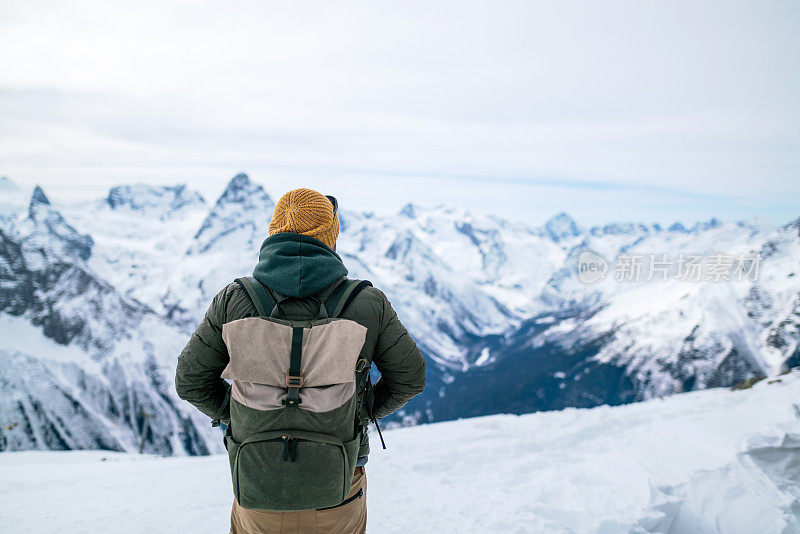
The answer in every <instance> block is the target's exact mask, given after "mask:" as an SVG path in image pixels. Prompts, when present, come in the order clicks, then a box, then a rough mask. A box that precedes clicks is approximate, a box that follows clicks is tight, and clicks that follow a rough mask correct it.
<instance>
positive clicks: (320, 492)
mask: <svg viewBox="0 0 800 534" xmlns="http://www.w3.org/2000/svg"><path fill="white" fill-rule="evenodd" d="M236 282H237V283H238V284H239V285H240V286H241V287H242V288H243V289H244V290H245V291H247V294H248V295H249V296H250V299H251V300H252V301H253V304H254V305H255V307H256V309H257V311H258V316H257V317H246V318H244V319H238V320H235V321H231V322H229V323H225V324H224V325H223V326H222V339H223V340H224V342H225V345H226V346H227V348H228V353H229V355H230V363H229V364H228V365H227V367H225V369H224V371H223V372H222V378H226V379H229V380H231V381H232V386H231V394H230V414H231V419H230V424H229V426H228V428H227V429H226V432H225V446H226V448H227V450H228V457H229V460H230V468H231V475H232V478H233V490H234V495H235V497H236V500H237V502H238V503H239V505H240V506H242V507H243V508H250V509H259V510H274V511H296V510H307V509H318V508H326V507H332V506H336V505H338V504H340V503H341V502H342V501H344V500H345V499H346V498H347V495H348V493H349V491H350V485H351V483H352V479H353V474H354V471H355V467H356V461H357V456H358V451H359V448H360V445H361V438H362V433H363V432H364V427H362V426H361V424H360V422H359V411H360V408H361V403H362V401H364V400H366V399H364V397H366V396H368V393H371V392H366V391H365V389H364V388H365V387H366V386H365V382H369V383H370V384H369V385H371V381H370V380H369V368H370V362H369V361H367V360H365V359H364V358H360V354H361V350H362V348H363V346H364V342H365V340H366V335H367V328H366V327H365V326H363V325H361V324H359V323H357V322H355V321H352V320H349V319H343V318H341V317H340V316H341V314H342V312H343V311H344V309H345V308H346V307H347V305H348V304H349V303H350V302H351V301H352V300H353V299H354V298H355V296H356V295H357V294H358V292H359V291H361V290H362V289H363V288H364V287H366V286H368V285H369V286H371V285H372V284H371V283H370V282H369V281H366V280H364V281H360V280H349V279H347V278H345V277H342V278H341V279H340V280H338V281H337V282H335V283H334V285H333V286H331V287H330V288H328V289H331V291H330V293H329V297H328V298H327V299H326V300H325V302H322V301H321V300H320V299H319V298H318V297H319V295H317V296H314V297H303V299H298V298H297V297H286V298H283V299H281V300H279V301H277V302H276V301H275V300H274V299H273V298H272V296H270V294H269V292H268V291H266V289H265V287H264V286H263V285H262V284H261V283H260V282H259V281H258V280H256V279H255V278H253V277H247V278H237V279H236ZM334 286H335V287H334ZM328 289H326V290H324V291H323V292H322V293H320V295H322V294H324V293H325V292H326V291H328ZM292 299H295V300H307V299H313V300H314V301H317V302H318V303H319V308H318V311H317V314H316V316H315V317H314V318H313V319H303V320H289V319H285V318H282V317H281V316H282V315H283V312H282V310H281V305H282V304H283V303H285V302H287V301H289V300H292ZM364 372H366V374H367V377H366V379H362V380H359V378H363V375H362V376H361V377H359V375H360V374H363V373H364ZM359 385H361V391H358V389H359V387H358V386H359ZM367 388H368V387H367ZM368 389H370V388H368ZM370 400H371V399H370ZM370 412H371V410H370ZM234 437H235V438H236V439H234Z"/></svg>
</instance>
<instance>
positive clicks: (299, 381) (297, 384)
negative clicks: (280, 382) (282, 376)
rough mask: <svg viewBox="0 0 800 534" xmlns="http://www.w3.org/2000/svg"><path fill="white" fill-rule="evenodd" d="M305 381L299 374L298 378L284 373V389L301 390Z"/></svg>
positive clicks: (287, 372)
mask: <svg viewBox="0 0 800 534" xmlns="http://www.w3.org/2000/svg"><path fill="white" fill-rule="evenodd" d="M305 381H306V379H305V378H304V377H303V374H302V373H300V374H299V375H298V376H294V375H290V374H289V371H286V387H289V388H301V387H303V384H304V383H305Z"/></svg>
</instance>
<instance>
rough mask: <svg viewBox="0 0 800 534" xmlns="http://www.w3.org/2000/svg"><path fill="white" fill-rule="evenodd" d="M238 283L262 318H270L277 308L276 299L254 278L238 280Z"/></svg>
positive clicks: (247, 277) (248, 277) (246, 277)
mask: <svg viewBox="0 0 800 534" xmlns="http://www.w3.org/2000/svg"><path fill="white" fill-rule="evenodd" d="M236 283H237V284H239V285H240V286H241V287H242V289H244V290H245V291H246V292H247V295H248V296H249V297H250V300H251V301H253V305H254V306H255V307H256V310H257V311H258V315H260V316H261V317H269V314H270V312H271V311H272V309H273V308H274V307H275V299H273V298H272V297H270V296H269V293H268V292H267V290H266V289H265V288H264V286H263V285H262V284H261V282H259V281H258V280H256V279H255V278H253V277H252V276H245V277H242V278H237V279H236Z"/></svg>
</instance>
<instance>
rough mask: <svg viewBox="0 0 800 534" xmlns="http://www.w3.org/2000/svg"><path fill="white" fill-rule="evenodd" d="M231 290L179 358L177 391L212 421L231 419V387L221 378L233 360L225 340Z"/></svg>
mask: <svg viewBox="0 0 800 534" xmlns="http://www.w3.org/2000/svg"><path fill="white" fill-rule="evenodd" d="M228 297H229V288H225V289H223V290H222V291H220V292H219V293H218V294H217V296H215V297H214V300H213V301H212V302H211V306H210V307H209V308H208V311H207V312H206V315H205V317H204V318H203V320H202V321H201V322H200V325H198V327H197V329H196V330H195V332H194V333H193V334H192V337H191V338H190V339H189V342H188V343H187V344H186V346H185V347H184V348H183V351H182V352H181V354H180V356H179V357H178V368H177V371H176V373H175V389H176V390H177V392H178V396H179V397H180V398H182V399H184V400H186V401H189V402H190V403H192V404H193V405H194V406H196V407H197V409H199V410H200V411H201V412H203V413H204V414H206V415H207V416H209V417H210V418H211V419H220V420H222V421H228V420H229V419H230V406H229V400H230V386H229V385H228V383H227V382H225V380H223V379H222V378H220V375H221V374H222V371H223V370H224V369H225V366H227V365H228V362H229V361H230V357H229V356H228V349H227V347H226V346H225V343H224V342H223V341H222V324H223V323H224V317H225V309H226V304H227V300H228Z"/></svg>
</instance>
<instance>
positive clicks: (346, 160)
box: [0, 2, 800, 220]
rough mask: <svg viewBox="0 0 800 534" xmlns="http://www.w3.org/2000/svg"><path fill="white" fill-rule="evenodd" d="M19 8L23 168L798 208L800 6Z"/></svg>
mask: <svg viewBox="0 0 800 534" xmlns="http://www.w3.org/2000/svg"><path fill="white" fill-rule="evenodd" d="M0 9H2V13H0V62H2V64H3V65H4V68H3V69H2V71H0V122H1V123H2V124H3V128H2V129H0V172H2V173H3V174H7V175H9V176H11V177H12V178H14V179H16V180H17V181H20V182H30V181H34V180H38V181H40V182H43V183H52V187H55V188H59V187H60V188H62V189H63V190H65V191H66V189H67V188H68V187H69V186H70V185H69V184H75V185H81V186H82V187H89V186H90V185H91V184H96V185H97V186H98V188H99V187H101V186H102V187H103V188H105V187H106V186H107V185H108V184H109V183H113V182H117V181H130V180H152V181H165V180H166V181H175V180H180V181H189V182H192V183H195V184H197V186H198V187H200V188H201V189H204V193H206V194H209V193H211V192H212V191H213V190H216V189H219V188H221V187H222V182H223V181H224V180H225V179H227V178H228V175H229V174H231V173H232V172H236V171H238V170H241V169H245V170H248V171H251V172H252V173H253V174H254V175H256V176H263V177H264V178H265V179H266V180H267V181H269V182H271V183H274V184H276V186H279V187H291V186H293V185H296V184H300V183H302V184H310V183H317V184H320V186H321V187H325V188H327V189H328V190H333V188H341V189H353V187H351V185H352V184H359V185H360V186H361V189H359V190H358V191H355V190H354V191H353V194H354V195H355V196H354V197H353V199H354V201H355V202H356V203H357V204H363V205H365V206H367V205H369V206H373V205H380V206H383V205H385V206H386V207H387V209H388V208H389V207H394V206H396V207H398V208H399V206H401V205H402V204H404V203H405V202H406V201H408V200H411V199H412V197H413V198H416V199H423V200H424V199H425V198H428V199H429V200H430V201H431V202H430V203H432V204H433V203H438V202H439V201H442V200H446V199H447V198H448V197H452V196H453V189H454V188H455V189H458V190H461V191H469V192H470V194H472V195H475V196H474V197H469V198H462V199H461V200H460V201H461V202H465V203H469V204H477V205H479V206H481V207H482V208H483V207H485V209H487V210H488V211H494V212H502V211H512V212H513V213H514V214H515V215H516V216H519V217H522V218H526V219H541V218H543V217H545V216H546V215H548V214H549V213H551V212H554V211H557V210H558V209H562V208H567V207H570V206H572V207H573V210H574V212H575V213H577V214H580V213H587V214H589V213H595V212H598V211H601V210H604V209H605V210H606V212H607V216H606V219H608V218H610V217H612V216H614V215H615V210H614V206H616V205H617V204H619V202H618V200H619V199H624V201H625V202H628V203H630V202H634V203H637V202H638V203H639V204H641V207H640V208H638V209H637V210H635V213H632V215H647V214H651V215H652V217H654V218H657V219H663V218H668V217H670V216H671V214H673V213H674V214H678V213H681V214H683V213H686V215H681V216H682V217H683V216H685V217H695V218H703V217H707V216H710V215H712V214H717V215H725V214H731V215H736V216H745V215H749V214H751V213H761V214H766V215H776V216H777V218H778V219H779V220H781V219H783V218H787V217H788V212H789V211H791V209H793V208H791V207H788V206H790V205H792V204H794V205H797V204H798V202H797V200H800V185H799V184H800V180H797V176H798V174H800V129H798V128H797V124H800V104H798V102H797V99H796V94H799V93H800V66H798V62H797V58H796V54H795V53H794V51H795V50H798V49H799V48H800V35H798V32H797V31H796V28H795V27H794V24H793V21H794V20H796V19H797V15H798V8H797V7H795V6H794V5H793V4H778V3H768V4H764V3H761V4H759V5H756V4H753V3H746V2H742V3H736V2H719V3H703V4H697V3H693V2H672V3H669V4H666V3H665V4H649V3H648V4H645V3H641V2H612V3H602V4H597V3H591V2H574V3H572V2H567V3H559V4H558V5H556V4H552V5H548V4H545V3H530V2H498V3H485V2H445V3H437V4H435V5H431V4H430V3H422V2H405V3H403V4H375V3H364V2H336V3H329V2H302V3H292V4H283V3H271V2H237V3H234V4H226V5H222V4H219V3H210V2H208V3H204V2H200V3H198V2H169V3H138V2H137V3H119V2H94V3H80V4H79V5H75V4H70V5H65V4H60V3H42V2H8V3H5V4H4V6H3V7H2V8H0ZM365 177H366V178H365ZM598 187H599V190H600V191H602V194H599V193H598ZM493 191H499V192H500V193H499V194H498V195H496V198H495V195H494V194H493V193H492V192H493ZM387 192H391V195H392V199H391V200H386V199H385V198H381V197H382V196H383V195H385V194H386V193H387ZM512 194H517V195H524V196H525V197H529V198H528V201H527V205H528V206H530V209H524V207H522V206H520V207H518V208H514V209H511V208H509V204H512V205H516V204H524V203H523V202H522V200H521V199H518V198H514V199H513V200H510V199H511V195H512ZM543 195H544V196H547V197H549V200H550V202H558V203H562V205H554V206H553V208H552V210H551V211H550V212H547V213H545V212H544V211H542V210H545V209H548V208H547V206H545V205H544V204H547V205H549V203H542V202H540V201H539V200H538V199H539V198H542V197H543ZM459 196H461V197H463V195H462V194H460V193H459ZM490 199H491V200H490ZM597 202H601V203H602V205H600V206H598V205H597ZM423 203H424V202H423ZM564 204H566V205H564ZM687 206H691V207H687ZM712 210H713V211H712ZM597 216H598V217H600V216H602V214H601V213H600V214H598V215H597ZM591 217H595V215H591Z"/></svg>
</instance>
